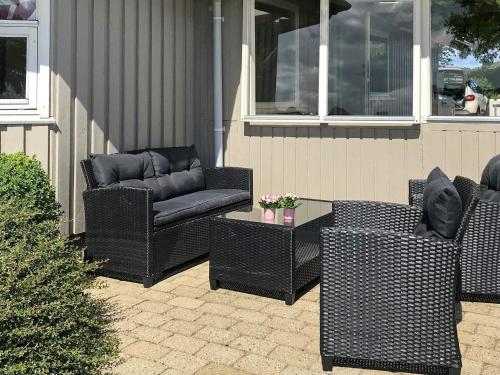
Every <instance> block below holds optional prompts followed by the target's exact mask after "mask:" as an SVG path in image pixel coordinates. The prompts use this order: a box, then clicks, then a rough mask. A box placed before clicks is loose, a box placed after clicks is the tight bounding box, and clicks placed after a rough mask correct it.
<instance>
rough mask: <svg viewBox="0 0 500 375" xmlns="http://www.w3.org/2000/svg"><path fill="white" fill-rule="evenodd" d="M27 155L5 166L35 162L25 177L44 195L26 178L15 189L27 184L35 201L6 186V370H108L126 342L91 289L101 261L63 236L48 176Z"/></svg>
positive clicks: (1, 251) (0, 345) (1, 274)
mask: <svg viewBox="0 0 500 375" xmlns="http://www.w3.org/2000/svg"><path fill="white" fill-rule="evenodd" d="M23 159H24V158H22V157H21V156H19V155H16V156H15V157H14V158H13V159H8V160H9V162H11V163H10V164H14V166H10V167H9V168H6V167H5V166H0V170H1V171H2V173H4V171H5V170H15V169H17V168H19V166H21V165H25V166H28V167H29V168H31V169H33V170H31V171H30V172H24V173H25V176H27V177H29V178H31V179H32V181H33V185H32V187H33V188H36V189H41V190H42V192H43V193H40V192H36V191H35V192H34V191H32V189H27V187H26V186H27V185H26V184H25V182H24V181H21V182H20V184H21V186H16V185H14V184H13V183H11V182H10V186H11V187H12V189H13V190H14V191H16V194H20V193H19V192H21V191H23V189H27V190H26V191H25V192H26V194H27V196H29V197H30V198H29V199H27V200H24V199H23V196H22V195H21V196H20V195H16V194H12V195H11V194H8V193H5V189H4V187H3V186H2V188H1V189H2V192H3V196H2V195H0V373H1V374H9V375H10V374H12V375H14V374H16V375H22V374H90V375H92V374H102V373H103V372H106V371H107V370H108V369H109V368H110V366H111V365H112V364H114V362H115V361H116V359H117V352H118V349H117V347H118V340H117V338H116V336H115V334H114V332H113V330H112V329H111V321H112V312H113V311H112V310H111V308H110V307H109V306H108V305H107V304H106V302H105V301H103V300H100V299H96V298H95V297H93V296H92V295H90V294H89V293H87V292H85V291H86V290H88V289H89V288H93V287H96V284H95V282H94V279H92V278H91V276H90V273H91V272H92V271H95V269H96V267H97V265H95V264H94V265H91V264H85V263H83V262H82V254H81V250H80V249H78V248H76V247H75V246H72V245H71V244H70V243H69V242H67V241H65V240H64V239H63V238H61V236H60V235H59V234H58V232H57V227H58V220H59V216H56V215H55V212H56V211H57V212H58V206H57V204H56V203H55V199H54V194H53V190H52V188H50V187H49V186H47V185H48V184H49V182H48V179H47V178H45V179H44V178H42V177H41V174H40V170H41V167H40V165H39V164H38V163H36V162H34V161H33V159H30V158H28V159H24V160H23ZM0 160H1V161H5V160H7V159H5V157H2V158H0ZM12 160H15V162H13V163H12ZM26 160H29V161H26ZM0 164H2V163H0ZM36 169H38V170H36ZM42 172H43V171H42ZM0 180H2V181H4V180H6V178H5V176H1V177H0ZM16 180H18V179H17V178H16ZM42 182H43V183H42ZM0 183H3V182H0ZM51 199H52V201H51ZM42 209H46V210H48V211H51V212H49V213H46V211H43V212H42V213H41V211H42ZM54 216H55V217H54ZM47 217H51V218H53V219H51V220H49V219H47Z"/></svg>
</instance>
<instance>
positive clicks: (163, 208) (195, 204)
mask: <svg viewBox="0 0 500 375" xmlns="http://www.w3.org/2000/svg"><path fill="white" fill-rule="evenodd" d="M249 199H250V193H249V192H248V191H243V190H236V189H220V190H202V191H197V192H194V193H190V194H187V195H182V196H180V197H175V198H171V199H168V200H164V201H161V202H155V203H153V210H154V214H155V217H154V225H155V227H159V226H163V225H167V224H171V223H174V222H176V221H179V220H183V219H188V218H191V217H193V216H196V215H200V214H203V213H205V212H207V211H210V210H215V209H218V208H223V207H225V206H228V205H232V204H236V203H239V202H243V201H245V200H249Z"/></svg>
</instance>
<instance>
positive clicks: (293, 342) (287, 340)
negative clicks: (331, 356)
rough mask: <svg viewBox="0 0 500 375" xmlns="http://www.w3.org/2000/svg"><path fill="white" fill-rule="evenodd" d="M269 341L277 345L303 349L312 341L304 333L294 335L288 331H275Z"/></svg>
mask: <svg viewBox="0 0 500 375" xmlns="http://www.w3.org/2000/svg"><path fill="white" fill-rule="evenodd" d="M268 339H269V340H270V341H272V342H275V343H277V344H281V345H285V346H290V347H293V348H298V349H303V348H304V347H305V346H306V345H307V344H308V343H309V342H310V341H311V339H310V338H309V336H306V335H304V334H302V333H292V332H286V331H273V332H271V334H270V335H269V336H268Z"/></svg>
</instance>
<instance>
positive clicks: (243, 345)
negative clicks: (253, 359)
mask: <svg viewBox="0 0 500 375" xmlns="http://www.w3.org/2000/svg"><path fill="white" fill-rule="evenodd" d="M229 346H230V347H232V348H235V349H239V350H243V351H245V352H250V353H254V354H258V355H262V356H267V355H268V354H269V353H271V351H272V350H273V349H274V348H276V346H277V344H276V343H274V342H269V341H266V340H262V339H257V338H255V337H251V336H240V337H238V338H237V339H236V340H234V341H233V342H231V344H229Z"/></svg>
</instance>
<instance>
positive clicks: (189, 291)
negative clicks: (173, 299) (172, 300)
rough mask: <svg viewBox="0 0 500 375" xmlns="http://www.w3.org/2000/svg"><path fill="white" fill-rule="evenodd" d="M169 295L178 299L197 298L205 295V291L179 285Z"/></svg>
mask: <svg viewBox="0 0 500 375" xmlns="http://www.w3.org/2000/svg"><path fill="white" fill-rule="evenodd" d="M170 293H172V294H175V295H176V296H180V297H189V298H198V297H201V296H202V295H204V294H206V293H207V291H206V290H203V289H199V288H194V287H192V286H187V285H180V286H178V287H177V288H175V289H173V290H172V291H171V292H170Z"/></svg>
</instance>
